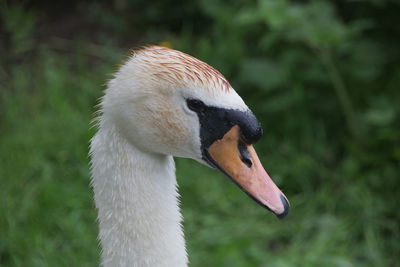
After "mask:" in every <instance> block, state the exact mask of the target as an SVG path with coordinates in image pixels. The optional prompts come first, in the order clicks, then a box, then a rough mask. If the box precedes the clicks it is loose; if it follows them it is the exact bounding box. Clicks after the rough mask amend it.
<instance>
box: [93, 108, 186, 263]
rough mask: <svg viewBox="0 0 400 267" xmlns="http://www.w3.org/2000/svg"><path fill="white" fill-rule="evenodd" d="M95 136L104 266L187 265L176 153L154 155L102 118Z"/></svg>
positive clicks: (96, 191) (95, 182)
mask: <svg viewBox="0 0 400 267" xmlns="http://www.w3.org/2000/svg"><path fill="white" fill-rule="evenodd" d="M99 125H100V128H99V131H98V132H97V134H96V135H95V136H94V137H93V139H92V140H91V147H90V154H91V164H92V181H91V183H92V187H93V190H94V199H95V203H96V207H97V210H98V220H99V224H100V226H99V227H100V233H99V239H100V242H101V246H102V264H103V266H187V254H186V249H185V241H184V237H183V231H182V228H181V220H182V217H181V214H180V211H179V202H178V197H179V194H178V193H177V184H176V177H175V164H174V160H173V158H172V156H165V155H160V154H150V153H146V152H143V151H141V150H139V149H138V148H136V147H134V146H133V145H132V144H130V143H129V142H128V141H127V140H126V139H124V138H123V137H122V136H121V135H120V134H119V133H118V131H117V129H115V127H114V126H113V125H112V124H111V123H107V121H106V120H105V119H104V115H103V118H101V119H100V123H99Z"/></svg>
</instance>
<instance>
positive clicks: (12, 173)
mask: <svg viewBox="0 0 400 267" xmlns="http://www.w3.org/2000/svg"><path fill="white" fill-rule="evenodd" d="M85 49H86V46H85V44H83V43H76V44H75V46H73V47H72V48H70V51H63V52H60V51H55V50H54V49H51V48H48V47H43V48H41V49H40V50H39V51H37V52H36V54H35V56H34V59H33V60H25V61H24V60H22V61H21V62H19V63H18V64H11V65H10V66H8V67H9V70H10V73H11V75H10V76H9V77H8V80H7V82H3V83H1V86H2V88H1V89H0V90H1V91H0V97H1V99H0V112H1V113H0V164H1V168H0V183H1V186H0V195H1V202H0V214H1V215H0V265H1V266H32V267H34V266H41V267H43V266H98V264H99V253H100V248H99V246H98V242H97V240H96V236H97V232H98V226H97V222H96V211H95V208H94V204H93V194H92V191H91V189H90V187H89V177H90V174H89V167H88V161H89V160H88V156H87V152H88V142H89V140H90V138H91V136H92V135H93V133H94V131H95V129H89V122H90V120H91V119H92V118H93V116H92V113H93V112H94V108H93V106H94V105H95V104H96V99H97V98H98V97H100V96H101V94H102V92H101V91H102V89H104V87H102V86H101V85H102V84H103V83H104V82H105V81H106V80H107V79H109V78H110V75H109V73H111V72H112V71H113V70H114V66H115V64H116V63H117V62H119V60H120V59H121V58H122V57H121V55H123V54H124V53H123V52H122V51H120V50H118V49H116V48H115V47H107V48H106V49H104V51H108V52H107V54H104V55H102V56H101V57H98V58H95V57H93V56H92V55H90V56H89V55H87V54H86V52H85V51H87V50H85ZM245 100H246V99H245ZM256 110H257V109H256ZM257 115H258V116H259V114H257ZM286 138H288V140H287V139H286ZM302 141H304V140H302ZM313 142H314V144H315V143H316V144H317V145H315V146H306V148H305V147H304V146H305V145H304V144H303V143H300V142H297V141H296V140H295V138H292V137H291V136H289V135H288V136H283V137H282V138H281V139H279V138H277V137H276V135H274V134H273V132H272V133H268V132H266V133H265V136H264V138H263V139H262V141H261V142H260V143H259V144H257V145H256V149H257V150H258V153H259V155H260V157H261V160H262V162H263V163H264V165H265V168H266V170H267V171H268V172H269V173H270V175H271V177H272V178H273V179H274V180H275V181H276V182H277V183H278V185H279V186H281V187H282V188H283V191H285V193H286V195H287V197H288V198H289V200H290V201H291V212H290V214H289V216H288V217H287V218H285V219H284V220H278V219H277V218H275V217H274V216H273V215H272V214H271V213H269V212H266V211H265V210H264V209H262V208H261V207H259V206H258V205H256V204H255V203H254V202H253V201H252V200H250V199H249V198H248V197H247V196H246V195H245V194H244V193H243V192H241V191H240V189H238V188H237V187H236V186H234V185H233V184H232V183H231V182H230V181H229V180H228V179H226V178H225V177H223V175H222V174H220V173H218V172H216V171H214V170H211V169H208V168H206V167H204V166H201V165H199V164H198V163H196V162H194V161H190V160H186V159H177V177H178V182H179V184H180V192H181V195H182V212H183V215H184V218H185V221H184V227H185V236H186V240H187V246H188V252H189V258H190V262H191V266H207V265H208V266H238V267H239V266H395V265H396V264H398V261H397V258H398V254H397V255H396V254H395V252H396V251H399V250H398V249H399V245H398V238H399V230H398V222H396V217H393V216H392V217H390V216H389V217H388V216H386V214H388V209H389V208H390V206H389V207H387V206H386V203H387V202H386V199H385V198H383V197H382V198H381V197H379V196H378V195H376V194H375V193H374V192H375V191H372V190H371V187H370V185H369V184H368V183H365V182H362V181H361V182H360V181H357V180H352V179H349V177H352V176H353V174H354V173H358V172H359V169H358V167H359V166H357V162H355V161H354V160H353V158H352V156H351V155H348V154H345V155H344V156H343V160H341V161H340V162H338V163H336V164H335V165H334V167H332V166H329V164H325V163H324V162H325V160H326V157H328V156H329V155H328V156H327V155H326V153H328V154H329V151H330V150H331V149H332V147H330V145H329V143H328V142H327V141H326V137H324V135H323V134H321V135H319V137H318V136H317V137H316V140H313V141H310V143H311V144H313ZM371 175H375V173H371ZM393 175H394V174H393V173H388V174H383V176H384V177H388V176H390V177H391V176H393ZM321 177H322V178H321ZM377 196H378V197H377ZM393 205H394V204H393Z"/></svg>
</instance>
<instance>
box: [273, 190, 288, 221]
mask: <svg viewBox="0 0 400 267" xmlns="http://www.w3.org/2000/svg"><path fill="white" fill-rule="evenodd" d="M280 198H281V201H282V204H283V207H284V210H283V212H282V213H280V214H276V217H278V218H279V219H283V217H285V216H286V215H288V213H289V210H290V205H289V202H288V201H287V199H286V198H285V197H284V196H283V195H281V196H280Z"/></svg>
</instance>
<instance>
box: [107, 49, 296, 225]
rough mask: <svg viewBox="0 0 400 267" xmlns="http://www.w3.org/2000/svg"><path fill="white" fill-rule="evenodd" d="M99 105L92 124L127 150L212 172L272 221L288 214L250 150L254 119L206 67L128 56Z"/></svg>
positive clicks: (145, 52) (149, 55)
mask: <svg viewBox="0 0 400 267" xmlns="http://www.w3.org/2000/svg"><path fill="white" fill-rule="evenodd" d="M101 108H102V121H101V122H100V123H105V122H108V123H109V122H111V123H112V124H113V125H114V127H115V128H116V129H117V130H118V132H119V134H121V135H122V136H123V137H124V138H125V139H126V140H127V141H128V142H130V143H131V144H132V145H134V146H135V147H137V148H139V149H141V150H143V151H145V152H148V153H155V154H165V155H172V156H176V157H185V158H192V159H195V160H197V161H199V162H201V163H203V164H205V165H207V166H209V167H212V168H216V169H218V170H220V171H221V172H222V173H224V174H225V175H226V176H228V177H229V178H230V179H231V180H232V181H233V182H235V183H236V184H237V185H238V186H239V187H240V188H241V189H242V190H243V191H244V192H246V193H247V194H248V195H249V196H250V197H251V198H253V199H254V200H255V201H256V202H258V203H259V204H260V205H262V206H263V207H265V208H267V209H268V210H270V211H272V212H273V213H275V214H276V215H277V216H278V217H279V218H282V217H284V216H285V215H286V214H287V213H288V211H289V202H288V201H287V199H286V197H285V196H284V194H283V193H282V192H281V191H280V190H279V189H278V187H277V186H276V185H275V184H274V183H273V181H272V180H271V178H270V177H269V176H268V174H267V173H266V171H265V170H264V168H263V167H262V165H261V163H260V160H259V159H258V156H257V154H256V152H255V150H254V148H253V146H252V144H254V143H255V142H257V141H258V140H259V139H260V137H261V135H262V129H261V126H260V124H259V122H258V121H257V119H256V117H255V116H254V114H253V113H252V112H251V111H250V109H249V108H248V107H247V106H246V104H245V103H244V102H243V100H242V98H241V97H240V96H239V95H238V94H237V93H236V92H235V90H234V89H233V88H232V87H231V85H230V84H229V82H228V81H227V80H226V79H225V78H224V77H223V76H222V74H220V73H219V72H218V71H217V70H215V69H214V68H212V67H211V66H209V65H208V64H206V63H204V62H202V61H200V60H198V59H196V58H194V57H191V56H189V55H187V54H185V53H182V52H179V51H176V50H172V49H169V48H165V47H159V46H150V47H146V48H144V49H141V50H138V51H135V52H134V53H133V55H132V56H131V57H130V58H129V59H128V60H127V61H126V62H125V64H123V65H122V66H121V68H120V69H119V71H118V72H117V73H116V74H115V77H114V79H112V80H111V81H110V82H109V85H108V88H107V90H106V93H105V96H104V98H103V101H102V105H101Z"/></svg>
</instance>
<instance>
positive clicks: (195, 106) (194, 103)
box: [186, 99, 206, 112]
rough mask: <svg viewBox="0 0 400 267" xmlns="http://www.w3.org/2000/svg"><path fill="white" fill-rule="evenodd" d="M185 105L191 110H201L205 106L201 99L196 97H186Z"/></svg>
mask: <svg viewBox="0 0 400 267" xmlns="http://www.w3.org/2000/svg"><path fill="white" fill-rule="evenodd" d="M186 103H187V106H188V108H189V109H191V110H193V111H196V112H198V111H201V110H203V109H204V107H205V106H206V105H205V104H204V103H203V101H201V100H198V99H188V100H186Z"/></svg>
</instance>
